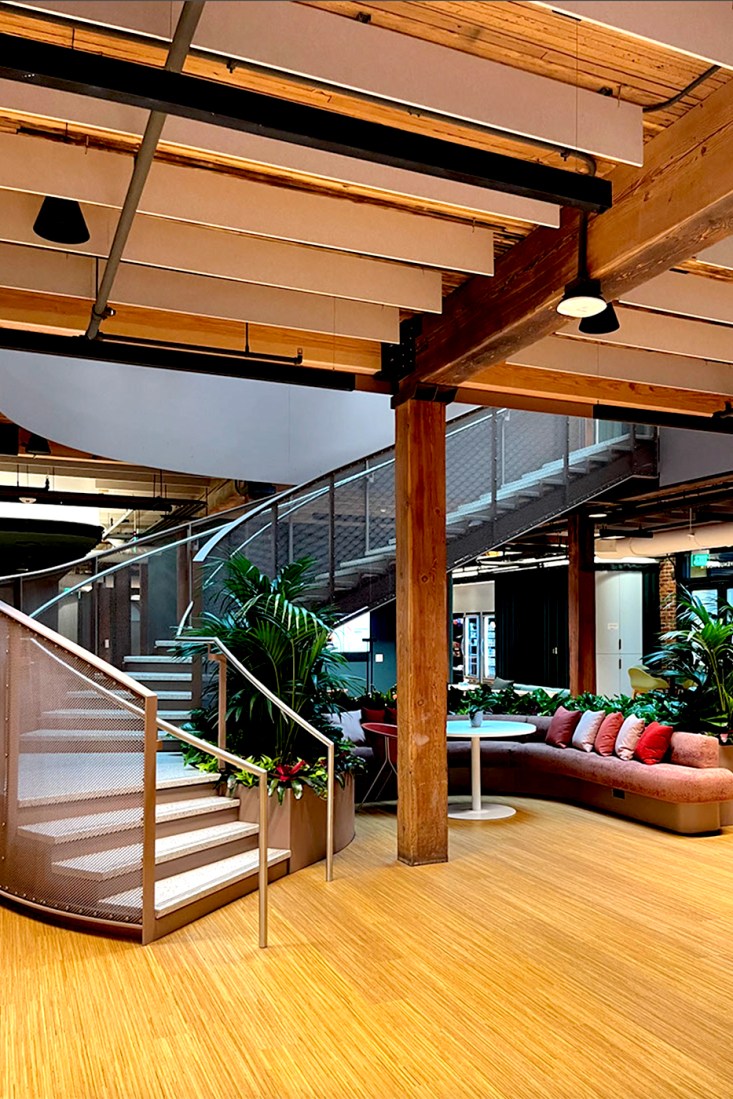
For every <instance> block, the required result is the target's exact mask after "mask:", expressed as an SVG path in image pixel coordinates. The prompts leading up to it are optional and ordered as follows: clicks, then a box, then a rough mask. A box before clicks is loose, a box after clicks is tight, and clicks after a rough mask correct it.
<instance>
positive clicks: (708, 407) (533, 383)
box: [458, 363, 726, 416]
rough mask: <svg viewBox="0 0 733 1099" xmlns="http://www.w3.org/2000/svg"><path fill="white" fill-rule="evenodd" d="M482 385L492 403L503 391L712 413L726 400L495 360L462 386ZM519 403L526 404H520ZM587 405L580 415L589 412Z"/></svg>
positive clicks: (585, 402) (465, 390)
mask: <svg viewBox="0 0 733 1099" xmlns="http://www.w3.org/2000/svg"><path fill="white" fill-rule="evenodd" d="M481 389H484V390H485V391H487V392H490V393H491V395H492V400H493V403H495V404H499V405H500V404H502V403H503V395H504V394H505V393H508V394H514V395H515V396H519V395H522V396H523V397H525V398H531V399H533V400H534V399H536V398H543V399H545V400H554V401H562V400H570V401H573V402H576V403H578V404H582V405H586V406H589V405H594V404H599V403H600V404H606V405H628V407H629V408H642V409H646V408H648V409H656V410H658V411H660V412H683V413H689V414H690V415H693V416H712V414H713V413H714V412H720V411H721V410H722V409H723V407H724V405H725V400H726V395H725V394H719V395H715V394H712V393H700V392H698V391H697V390H693V389H683V388H673V387H671V386H661V385H649V384H645V383H642V382H626V381H619V380H617V379H612V378H599V377H598V376H597V375H596V376H594V375H584V376H579V375H574V374H565V373H562V372H561V371H559V370H543V369H539V368H537V367H532V366H518V365H509V364H508V363H497V364H496V365H494V366H493V367H491V369H490V370H486V371H484V372H483V373H479V374H477V375H476V376H475V377H474V378H473V379H472V380H471V381H470V382H468V383H466V384H465V385H464V386H459V389H458V392H459V394H461V398H460V399H461V400H467V397H465V396H463V394H467V393H469V392H475V391H480V390H481ZM522 407H529V406H528V405H527V406H522ZM590 414H591V410H590V409H588V408H586V411H585V412H584V413H583V415H590Z"/></svg>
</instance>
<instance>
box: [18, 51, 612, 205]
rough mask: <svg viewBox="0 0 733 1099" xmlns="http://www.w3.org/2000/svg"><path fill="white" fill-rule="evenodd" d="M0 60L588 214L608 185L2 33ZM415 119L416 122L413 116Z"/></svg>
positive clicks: (168, 109) (150, 104)
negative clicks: (579, 210) (568, 207)
mask: <svg viewBox="0 0 733 1099" xmlns="http://www.w3.org/2000/svg"><path fill="white" fill-rule="evenodd" d="M0 58H3V61H2V64H0V77H3V78H5V79H7V80H20V81H22V82H23V83H25V84H37V85H39V86H41V87H44V88H55V89H57V90H60V91H67V92H74V93H75V94H76V95H87V96H92V97H94V98H97V99H107V100H112V101H113V102H115V103H125V104H128V105H130V106H134V107H141V108H143V109H144V110H147V111H161V112H163V113H164V114H169V115H177V116H179V117H181V118H191V119H194V120H195V121H197V122H207V123H209V124H210V125H213V126H222V127H223V128H225V129H230V130H240V131H243V132H244V133H253V134H259V135H260V136H262V137H270V138H274V139H275V140H277V141H287V142H290V143H292V144H295V145H305V146H307V147H308V148H312V149H323V150H325V151H326V152H331V153H338V154H339V155H341V156H351V157H356V158H357V159H359V160H370V161H373V162H374V163H376V164H387V165H390V166H391V167H394V168H405V169H407V170H409V171H413V172H421V173H423V174H424V175H431V176H437V177H439V178H441V179H451V180H455V181H456V182H459V183H468V184H471V185H473V186H477V187H487V188H490V189H492V190H495V191H504V192H506V193H507V194H513V195H521V196H523V197H524V198H533V199H539V200H542V201H545V202H554V203H558V204H559V205H562V206H575V207H578V208H579V209H581V210H588V211H591V212H594V213H600V212H602V211H603V210H607V209H608V208H609V207H610V206H611V183H610V182H609V180H606V179H598V178H597V177H594V176H589V175H584V174H580V173H575V172H570V171H567V170H565V169H562V168H550V167H548V166H547V165H544V164H536V163H532V162H530V161H526V160H519V159H517V158H515V157H509V156H502V155H500V154H498V153H490V152H486V151H484V150H482V149H474V148H470V147H467V146H464V145H459V144H456V143H454V142H452V141H444V140H442V139H440V138H435V137H426V136H424V135H422V134H415V133H410V132H408V131H407V130H400V129H397V128H395V127H392V126H384V125H381V124H379V123H376V122H368V121H365V120H363V119H358V118H351V117H348V116H346V115H340V114H336V113H335V112H333V111H326V110H322V109H321V108H319V107H309V106H305V105H303V104H299V103H293V102H290V101H288V100H282V99H277V98H275V97H274V96H269V95H262V94H260V93H258V92H250V91H247V90H245V89H243V88H236V87H233V86H231V85H229V84H219V83H216V82H215V81H213V80H204V79H202V78H201V77H196V76H188V75H185V74H181V73H174V72H167V71H165V70H164V69H156V68H153V67H151V66H149V65H141V64H139V63H137V62H133V61H122V60H119V59H117V58H112V57H101V56H99V55H97V54H92V53H86V52H85V51H83V50H72V49H68V48H67V47H65V46H55V45H51V44H49V43H46V42H35V41H32V40H30V39H26V38H20V37H16V36H15V35H8V34H0ZM415 114H416V117H419V112H417V111H416V112H415ZM456 121H457V122H458V121H459V120H456ZM518 140H521V138H518Z"/></svg>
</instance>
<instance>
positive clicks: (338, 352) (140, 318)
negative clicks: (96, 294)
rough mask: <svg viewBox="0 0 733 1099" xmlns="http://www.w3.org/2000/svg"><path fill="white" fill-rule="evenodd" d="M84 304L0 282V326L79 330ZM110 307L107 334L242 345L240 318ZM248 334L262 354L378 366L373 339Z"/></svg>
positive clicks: (281, 331) (265, 331) (359, 369)
mask: <svg viewBox="0 0 733 1099" xmlns="http://www.w3.org/2000/svg"><path fill="white" fill-rule="evenodd" d="M90 306H91V299H89V298H80V297H60V296H59V295H58V294H55V293H36V292H31V291H24V290H13V289H9V288H7V287H0V326H2V327H8V328H22V329H27V330H32V331H38V332H48V333H50V334H62V335H63V334H69V333H70V332H81V331H84V329H85V328H86V324H87V321H88V319H89V309H90ZM116 308H117V311H116V313H115V316H114V317H110V318H109V320H106V321H105V322H104V331H105V333H107V334H109V335H114V336H133V337H135V338H137V339H148V340H162V341H166V342H171V343H181V344H193V345H199V346H206V347H211V349H212V350H213V351H215V350H216V349H217V348H223V349H228V350H232V349H234V350H241V349H242V348H243V347H244V326H243V324H242V323H241V322H237V321H230V320H225V319H222V318H220V317H218V318H215V317H202V316H191V315H188V314H185V313H174V312H168V311H163V310H158V309H150V308H144V307H142V306H135V305H119V306H118V307H116ZM249 339H250V345H251V347H252V349H253V351H254V352H261V353H262V354H267V355H288V356H291V355H294V354H295V352H296V350H297V348H299V347H301V348H302V349H303V364H304V366H305V367H306V368H307V367H311V366H312V367H319V368H324V367H325V368H331V369H336V368H340V369H347V370H350V371H353V372H354V373H357V374H360V373H365V374H372V373H375V372H376V371H378V370H379V369H380V366H381V359H380V347H379V344H378V343H370V342H369V341H367V340H353V339H348V338H347V337H341V336H333V335H329V334H326V333H312V332H299V331H295V330H294V329H289V328H266V327H264V326H263V325H250V329H249Z"/></svg>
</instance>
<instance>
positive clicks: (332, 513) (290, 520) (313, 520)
mask: <svg viewBox="0 0 733 1099" xmlns="http://www.w3.org/2000/svg"><path fill="white" fill-rule="evenodd" d="M652 439H653V433H651V432H650V431H647V432H646V437H644V432H643V431H637V430H636V429H634V428H632V427H630V426H629V425H627V424H621V423H611V422H599V421H594V420H590V419H579V418H571V417H566V416H549V415H545V414H539V413H531V412H522V411H515V410H509V409H480V410H478V411H475V412H470V413H468V414H467V415H465V416H461V417H458V418H457V419H455V420H453V421H451V422H450V423H449V425H448V427H447V431H446V506H447V532H446V533H447V538H448V542H449V547H448V559H449V565H450V567H454V566H455V565H457V564H460V563H461V562H462V561H463V560H466V559H468V558H470V557H471V556H475V555H476V554H477V553H479V552H482V551H483V550H487V549H491V548H493V546H495V545H500V544H501V543H502V541H505V540H506V539H507V538H508V537H513V536H516V534H518V533H520V532H521V531H522V530H529V529H531V528H532V527H533V526H536V525H538V524H539V523H541V522H543V521H546V520H547V519H549V518H553V517H555V516H556V515H558V514H561V513H562V512H563V511H565V510H568V509H569V508H570V507H572V506H576V505H577V504H578V503H579V502H582V501H583V500H584V499H590V498H592V497H593V495H595V494H596V493H597V492H599V491H601V489H603V488H605V487H608V486H609V485H612V484H614V483H617V482H619V481H621V480H624V479H625V478H627V477H629V476H631V475H632V474H633V473H634V472H637V471H640V470H641V469H642V468H643V469H644V470H645V471H646V472H647V473H651V472H653V471H654V468H655V465H654V463H655V458H654V447H653V445H649V444H650V441H652ZM581 482H582V483H581ZM510 512H511V513H512V514H511V518H508V517H507V516H508V513H510ZM469 529H470V536H469V534H468V532H469ZM237 551H240V552H242V553H244V554H246V556H247V557H248V558H250V560H252V561H253V562H254V563H255V564H256V565H257V566H258V567H259V568H261V569H262V570H263V571H265V572H267V573H269V574H270V575H272V574H273V573H274V572H275V571H276V570H277V569H278V568H279V567H280V566H282V565H284V564H285V563H287V562H289V561H293V560H295V559H297V558H299V557H303V556H306V555H307V556H310V557H312V558H313V559H314V561H315V566H316V573H317V583H316V586H315V587H314V589H313V590H312V592H311V596H312V598H313V599H314V600H329V601H331V602H335V603H337V605H338V606H339V607H340V609H341V610H343V611H344V612H345V613H347V614H348V613H349V612H352V613H355V612H357V611H359V610H361V609H362V608H364V607H368V606H376V605H378V604H379V603H380V602H384V601H385V600H386V599H389V598H391V596H392V595H393V593H394V583H393V580H394V557H395V497H394V449H393V448H389V449H387V450H384V451H380V452H379V453H378V454H374V455H371V456H370V457H368V458H365V459H362V460H360V461H358V462H354V463H352V464H351V465H349V466H346V467H344V468H343V469H341V470H338V471H337V472H335V473H332V474H329V475H327V476H325V477H321V478H319V479H317V480H315V481H312V482H310V483H309V484H307V485H302V486H300V487H299V488H297V489H294V490H292V491H291V492H289V493H284V494H281V495H280V496H278V497H274V498H273V499H272V500H270V501H269V502H268V503H266V504H265V505H263V506H261V507H260V508H259V509H257V510H256V511H253V512H251V513H249V515H247V516H243V517H241V518H238V519H235V520H234V521H233V522H232V523H231V524H229V526H228V527H225V528H223V529H222V530H219V531H217V532H215V533H214V534H213V535H212V536H211V538H210V539H209V540H208V541H207V542H206V543H205V544H204V545H203V546H202V548H201V549H200V550H199V551H198V553H197V554H196V556H195V557H194V567H195V568H198V569H199V585H198V586H202V587H203V593H204V594H203V606H204V608H206V607H208V606H210V605H211V604H212V603H213V602H215V601H216V598H217V594H218V590H219V583H220V579H223V575H224V574H223V569H224V566H225V563H226V561H227V560H228V559H229V557H230V556H231V555H232V554H233V553H235V552H237Z"/></svg>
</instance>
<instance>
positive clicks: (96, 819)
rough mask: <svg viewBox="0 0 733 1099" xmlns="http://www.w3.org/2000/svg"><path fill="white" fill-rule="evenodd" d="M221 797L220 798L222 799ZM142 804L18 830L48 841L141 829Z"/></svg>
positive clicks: (27, 825) (56, 841) (65, 818)
mask: <svg viewBox="0 0 733 1099" xmlns="http://www.w3.org/2000/svg"><path fill="white" fill-rule="evenodd" d="M222 800H223V799H222ZM142 822H143V812H142V806H140V807H139V809H134V808H133V809H116V810H113V811H112V812H107V813H85V814H84V816H79V817H63V818H61V819H60V820H44V821H39V823H38V824H24V825H23V826H22V827H21V828H19V829H18V831H19V832H21V833H22V834H24V835H30V836H36V837H37V838H38V839H41V840H46V841H47V842H49V843H65V842H67V841H69V840H80V839H87V838H89V837H90V836H101V835H105V834H106V833H109V832H123V831H130V829H133V828H141V827H142Z"/></svg>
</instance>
